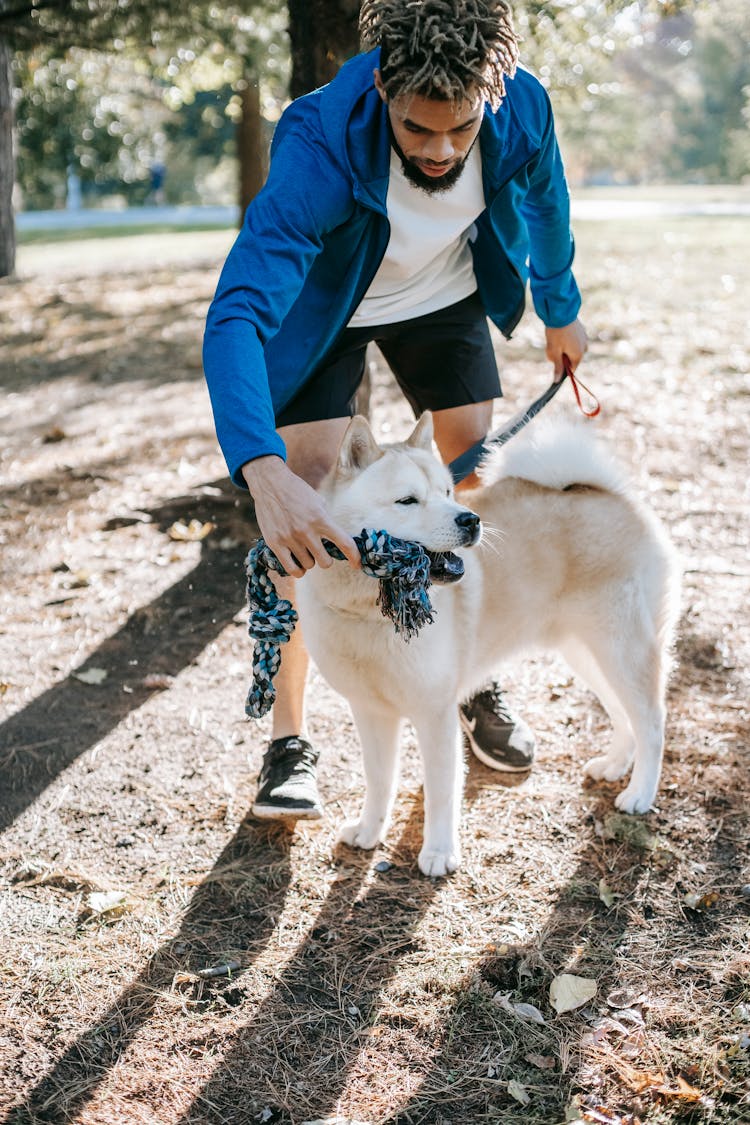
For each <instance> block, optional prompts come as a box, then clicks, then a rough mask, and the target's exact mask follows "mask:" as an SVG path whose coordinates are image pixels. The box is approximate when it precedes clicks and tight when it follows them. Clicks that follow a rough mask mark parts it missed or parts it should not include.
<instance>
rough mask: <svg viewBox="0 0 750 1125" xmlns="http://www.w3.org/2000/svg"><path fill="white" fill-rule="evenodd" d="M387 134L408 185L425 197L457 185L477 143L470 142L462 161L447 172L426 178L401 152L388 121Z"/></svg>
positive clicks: (475, 141) (417, 166)
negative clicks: (423, 193)
mask: <svg viewBox="0 0 750 1125" xmlns="http://www.w3.org/2000/svg"><path fill="white" fill-rule="evenodd" d="M388 132H389V133H390V136H391V145H392V147H393V149H394V151H395V153H396V155H397V156H398V158H399V159H400V161H401V167H402V169H403V172H404V175H405V176H406V178H407V180H408V181H409V183H410V184H414V187H417V188H419V189H420V190H421V191H423V192H425V194H426V195H439V194H440V193H441V192H444V191H450V189H451V188H452V187H453V185H454V184H455V183H457V181H458V180H459V178H460V177H461V173H462V172H463V170H464V168H465V167H466V161H467V160H468V159H469V155H470V153H471V150H472V149H473V148H474V145H475V144H476V143H477V138H475V139H474V141H472V144H471V148H470V149H469V151H468V152H467V153H466V155H465V156H464V158H463V160H459V161H458V163H457V164H453V165H452V166H451V167H450V168H449V169H448V171H447V172H444V173H443V175H442V176H428V175H427V174H426V173H425V172H423V171H422V170H421V168H420V167H419V165H418V164H415V163H414V161H413V160H411V159H410V158H409V157H408V156H407V155H406V153H405V152H404V151H403V149H402V148H401V146H400V145H399V143H398V141H397V140H396V137H395V135H394V133H393V129H392V127H391V123H390V121H388ZM477 137H478V134H477Z"/></svg>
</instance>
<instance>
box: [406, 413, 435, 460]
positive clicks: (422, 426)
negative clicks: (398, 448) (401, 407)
mask: <svg viewBox="0 0 750 1125" xmlns="http://www.w3.org/2000/svg"><path fill="white" fill-rule="evenodd" d="M432 438H433V425H432V412H431V411H429V410H425V412H424V414H422V416H421V417H420V419H419V421H418V422H417V424H416V426H415V427H414V429H413V430H412V432H411V435H410V436H409V437H408V438H407V439H406V444H407V445H412V446H414V448H415V449H426V450H427V451H428V452H429V453H431V452H432Z"/></svg>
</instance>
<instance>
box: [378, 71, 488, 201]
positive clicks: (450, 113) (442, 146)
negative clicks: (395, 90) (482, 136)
mask: <svg viewBox="0 0 750 1125" xmlns="http://www.w3.org/2000/svg"><path fill="white" fill-rule="evenodd" d="M375 85H376V87H377V90H378V93H379V94H380V96H381V98H382V99H383V101H384V102H385V103H386V105H387V107H388V117H389V120H390V124H391V133H392V138H393V141H394V147H395V149H396V151H397V152H398V154H399V156H400V157H401V160H402V162H403V165H404V173H405V174H406V176H407V178H408V179H410V180H411V181H412V183H415V184H416V185H417V186H418V187H421V188H422V189H423V190H424V191H427V192H439V191H447V190H448V188H450V187H452V186H453V184H455V182H456V180H457V179H458V177H459V176H460V175H461V173H462V171H463V169H464V165H465V163H466V158H467V156H468V155H469V152H470V150H471V146H472V145H473V144H474V141H475V140H476V139H477V136H478V135H479V129H480V126H481V124H482V115H483V112H484V101H483V99H482V98H481V97H477V98H476V99H474V100H471V101H469V100H467V101H462V102H457V103H451V102H448V101H443V100H441V99H439V98H425V97H423V96H422V95H421V94H399V95H397V96H396V97H395V98H388V96H387V95H386V92H385V89H384V87H383V82H382V79H381V77H380V71H379V70H376V71H375Z"/></svg>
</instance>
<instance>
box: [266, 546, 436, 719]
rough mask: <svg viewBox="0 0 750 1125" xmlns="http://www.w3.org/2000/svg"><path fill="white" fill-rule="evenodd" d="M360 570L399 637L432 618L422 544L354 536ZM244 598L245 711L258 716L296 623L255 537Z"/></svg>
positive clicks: (334, 550) (270, 558)
mask: <svg viewBox="0 0 750 1125" xmlns="http://www.w3.org/2000/svg"><path fill="white" fill-rule="evenodd" d="M354 542H355V543H356V544H357V547H358V548H359V554H360V558H361V560H362V573H363V574H367V575H369V576H370V577H371V578H377V579H379V580H380V590H379V593H378V605H379V606H380V608H381V610H382V612H383V615H384V616H385V617H389V618H390V619H391V621H392V622H393V625H394V628H395V630H396V632H397V633H401V634H402V635H403V637H404V640H406V641H409V640H411V638H412V637H415V636H416V635H417V633H418V632H419V630H420V629H421V628H422V626H423V625H427V624H429V623H431V622H432V621H433V609H432V604H431V602H430V599H429V597H428V596H427V588H428V587H429V585H430V559H429V557H428V555H427V552H426V551H425V550H424V548H423V547H420V546H419V544H417V543H408V542H406V541H405V540H403V539H396V538H395V537H394V536H392V535H389V534H388V532H387V531H368V530H367V529H366V528H365V529H363V531H362V533H361V535H355V537H354ZM324 543H325V548H326V550H327V551H328V554H329V555H331V556H332V557H333V558H335V559H343V558H344V555H343V554H342V553H341V551H340V550H339V549H338V547H336V546H335V545H334V544H333V543H329V542H327V541H324ZM245 567H246V570H247V600H248V605H249V607H250V623H249V628H248V632H249V633H250V636H251V637H252V638H253V640H254V641H255V647H254V649H253V682H252V684H251V686H250V690H249V692H248V695H247V700H246V701H245V714H246V715H248V716H250V718H253V719H260V718H261V717H262V716H263V715H265V714H266V712H267V711H269V710H270V709H271V707H272V706H273V702H274V700H275V698H276V689H275V688H274V686H273V680H274V677H275V675H276V673H277V672H278V670H279V665H280V663H281V645H283V644H286V642H287V641H288V640H289V638H290V637H291V635H292V633H293V632H294V626H295V625H296V623H297V613H296V611H295V610H294V608H293V606H292V603H291V602H290V601H288V600H287V599H286V598H280V597H279V596H278V594H277V593H276V588H275V587H274V584H273V582H272V581H271V578H270V574H269V572H270V571H275V572H276V573H277V574H280V575H284V574H286V571H285V570H284V568H283V567H282V565H281V563H280V562H279V560H278V559H277V558H276V555H275V554H274V553H273V551H272V550H271V548H270V547H269V546H268V544H267V543H266V542H265V540H263V539H259V540H258V542H257V543H256V545H255V546H254V547H253V548H252V550H251V551H250V553H249V555H248V556H247V559H246V562H245Z"/></svg>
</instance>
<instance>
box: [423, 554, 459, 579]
mask: <svg viewBox="0 0 750 1125" xmlns="http://www.w3.org/2000/svg"><path fill="white" fill-rule="evenodd" d="M425 554H426V555H427V557H428V558H429V560H430V580H431V581H432V582H435V583H437V584H440V585H443V586H447V585H449V584H450V583H451V582H460V580H461V579H462V578H463V576H464V560H463V559H460V558H459V557H458V555H454V554H453V552H452V551H428V550H427V549H426V548H425Z"/></svg>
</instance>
